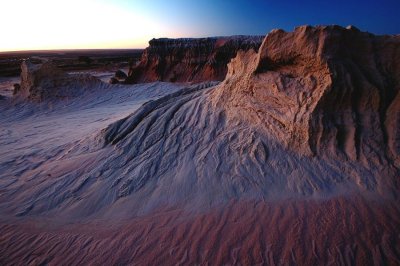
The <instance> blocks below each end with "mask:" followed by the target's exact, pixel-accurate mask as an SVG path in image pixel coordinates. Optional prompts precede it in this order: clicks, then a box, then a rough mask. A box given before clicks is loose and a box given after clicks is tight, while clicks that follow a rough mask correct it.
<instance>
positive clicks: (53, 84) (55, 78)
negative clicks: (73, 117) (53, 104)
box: [14, 60, 105, 101]
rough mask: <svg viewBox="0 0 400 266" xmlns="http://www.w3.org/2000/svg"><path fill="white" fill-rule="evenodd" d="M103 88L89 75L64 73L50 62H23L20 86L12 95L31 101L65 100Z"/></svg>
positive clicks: (97, 80) (99, 82)
mask: <svg viewBox="0 0 400 266" xmlns="http://www.w3.org/2000/svg"><path fill="white" fill-rule="evenodd" d="M104 86H105V85H104V84H103V83H102V82H101V81H100V80H99V79H97V78H95V77H93V76H91V75H88V74H68V73H65V72H64V71H62V70H60V69H59V68H57V66H55V65H54V64H53V63H52V62H51V61H43V62H37V61H33V60H25V61H23V62H22V64H21V85H20V87H19V88H18V89H17V90H16V91H15V92H14V95H15V96H16V97H20V98H24V99H30V100H33V101H43V100H48V99H65V98H71V97H76V96H79V95H82V94H83V93H84V92H85V91H87V90H93V88H101V87H104Z"/></svg>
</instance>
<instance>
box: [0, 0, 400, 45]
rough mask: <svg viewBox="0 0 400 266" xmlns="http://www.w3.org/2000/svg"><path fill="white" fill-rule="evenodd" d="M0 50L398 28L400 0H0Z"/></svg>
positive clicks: (393, 30) (383, 31) (396, 31)
mask: <svg viewBox="0 0 400 266" xmlns="http://www.w3.org/2000/svg"><path fill="white" fill-rule="evenodd" d="M0 10H1V14H0V32H1V37H0V51H19V50H48V49H95V48H145V47H146V46H147V45H148V41H149V40H150V39H152V38H160V37H170V38H178V37H208V36H228V35H265V34H267V33H268V32H269V31H271V30H272V29H275V28H281V29H284V30H287V31H290V30H293V29H294V27H296V26H299V25H306V24H307V25H331V24H338V25H342V26H347V25H355V26H356V27H358V28H360V29H361V30H363V31H369V32H372V33H375V34H400V13H399V11H400V0H347V1H344V0H329V1H328V0H313V1H312V0H273V1H272V0H271V1H270V0H237V1H234V0H230V1H229V0H198V1H196V0H0Z"/></svg>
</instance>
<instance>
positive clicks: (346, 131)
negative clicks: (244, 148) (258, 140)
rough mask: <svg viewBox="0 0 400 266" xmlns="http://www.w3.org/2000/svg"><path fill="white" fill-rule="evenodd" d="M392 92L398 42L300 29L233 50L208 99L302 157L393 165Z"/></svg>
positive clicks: (397, 147) (399, 119)
mask: <svg viewBox="0 0 400 266" xmlns="http://www.w3.org/2000/svg"><path fill="white" fill-rule="evenodd" d="M399 91H400V36H374V35H372V34H369V33H364V32H360V31H359V30H358V29H356V28H354V27H348V28H347V29H345V28H342V27H338V26H328V27H315V28H314V27H309V26H303V27H298V28H296V30H295V31H294V32H289V33H287V32H284V31H282V30H275V31H273V32H271V33H270V34H268V35H267V37H266V38H265V40H264V42H263V44H262V46H261V48H260V51H259V53H256V52H251V51H250V52H248V53H243V52H240V53H239V54H238V56H237V57H236V58H235V59H234V60H233V61H232V62H231V63H230V66H229V71H228V75H227V78H226V80H225V81H224V83H223V84H222V85H221V88H220V89H219V90H216V91H215V93H214V94H215V97H214V100H215V101H216V103H218V104H220V105H224V106H225V108H226V110H227V111H228V115H231V116H235V115H237V113H239V114H241V115H242V116H245V117H246V119H247V120H250V121H251V122H252V123H254V124H257V125H260V127H262V128H263V131H264V132H266V133H267V134H269V135H271V137H272V138H276V139H277V140H279V141H280V142H281V143H283V144H284V145H285V146H286V147H288V148H290V149H292V150H295V151H297V152H300V153H302V154H309V155H321V156H324V155H327V156H338V157H339V158H341V159H343V160H347V159H350V160H359V161H361V162H363V163H364V164H370V163H374V164H377V165H379V164H382V162H383V161H387V160H388V161H392V162H396V164H397V165H399V163H400V161H399V159H400V158H399V155H400V141H399V136H400V135H399V133H400V114H399V112H400V103H399V100H400V93H399Z"/></svg>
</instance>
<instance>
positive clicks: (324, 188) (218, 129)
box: [104, 26, 400, 203]
mask: <svg viewBox="0 0 400 266" xmlns="http://www.w3.org/2000/svg"><path fill="white" fill-rule="evenodd" d="M399 47H400V37H399V36H374V35H371V34H368V33H363V32H360V31H359V30H357V29H355V28H351V27H350V28H348V29H345V28H342V27H338V26H328V27H308V26H304V27H299V28H296V30H295V31H294V32H284V31H282V30H275V31H273V32H271V33H270V34H268V35H267V36H266V37H265V39H264V41H263V43H262V45H261V46H260V48H259V51H258V52H256V51H254V50H249V51H247V52H244V51H239V52H238V55H237V57H236V58H235V59H234V60H232V62H231V63H230V64H229V70H228V74H227V76H226V79H225V80H224V81H223V82H222V83H220V84H219V85H218V86H216V87H214V88H212V89H193V90H186V91H184V92H178V93H176V94H174V95H169V96H167V97H164V98H162V99H159V100H157V101H153V102H151V103H148V104H146V105H144V106H143V107H142V108H140V109H139V110H138V111H137V112H136V113H134V114H132V115H131V116H129V117H127V118H126V119H123V120H121V121H118V122H116V123H114V124H112V125H110V126H109V128H107V130H105V142H106V144H112V145H115V146H116V149H118V150H119V152H118V153H116V154H115V155H113V156H110V157H109V162H108V166H107V167H109V168H110V169H112V167H113V165H114V164H116V162H119V161H120V160H127V161H129V164H128V163H127V164H126V165H129V167H131V168H130V169H129V170H127V172H129V173H131V174H132V175H131V176H130V177H129V178H125V177H123V174H122V173H121V174H119V176H121V177H122V178H121V181H120V184H121V185H119V187H118V188H117V189H118V195H119V196H120V197H125V196H127V195H131V194H133V195H137V194H136V192H138V191H142V188H143V187H146V189H149V190H151V189H155V188H153V187H152V186H153V184H157V191H158V193H159V195H167V194H168V195H169V196H166V197H167V198H168V200H170V199H172V200H176V201H179V200H182V201H185V200H186V199H185V198H184V196H182V191H183V190H184V189H183V187H184V188H185V189H186V192H187V194H185V195H191V197H192V198H196V197H199V198H200V199H196V201H197V202H202V203H203V202H205V201H207V200H210V201H212V200H214V201H220V200H221V201H223V200H225V199H226V198H232V197H237V196H238V195H240V197H244V196H247V195H249V194H251V195H252V197H253V195H262V196H263V197H264V198H275V197H281V196H282V197H292V196H293V197H297V196H304V195H307V196H308V195H323V196H326V195H329V194H335V193H339V194H340V193H363V192H364V191H366V190H367V191H370V192H371V193H378V194H381V195H385V196H386V195H393V193H392V192H393V191H395V189H399V184H398V176H399V175H400V164H399V162H400V161H399V154H400V153H399V151H400V150H399V147H400V143H399V128H400V124H399V120H400V114H399V111H400V110H399V90H400V86H399V85H400V77H399V73H400V71H399V70H400V54H399V52H400V49H399ZM127 158H128V159H127ZM104 165H106V164H104ZM133 169H134V170H133ZM113 171H114V170H113ZM115 171H122V170H119V169H116V170H115ZM134 171H136V172H134ZM164 182H165V183H164ZM193 184H196V185H199V186H200V185H201V189H198V187H196V185H193ZM164 186H165V188H167V189H168V192H167V190H165V191H163V189H164ZM196 189H197V190H196ZM199 191H201V192H199ZM355 191H357V192H355ZM139 194H140V193H139ZM283 195H284V196H283ZM224 197H225V198H224ZM221 198H223V199H221ZM211 199H212V200H211ZM157 200H159V199H158V198H157ZM155 201H156V200H155ZM149 202H151V200H149Z"/></svg>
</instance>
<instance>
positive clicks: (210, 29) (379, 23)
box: [113, 0, 400, 36]
mask: <svg viewBox="0 0 400 266" xmlns="http://www.w3.org/2000/svg"><path fill="white" fill-rule="evenodd" d="M113 2H115V1H113ZM117 2H118V4H120V5H121V6H124V7H126V8H128V9H132V10H139V11H140V12H145V13H146V15H148V16H152V15H155V16H156V17H157V18H158V19H159V20H162V21H164V22H165V23H166V24H167V25H168V26H170V27H175V28H181V29H183V30H184V31H185V32H186V31H187V34H190V33H192V34H193V35H204V36H210V35H215V34H220V35H232V34H264V33H266V32H269V31H270V30H271V29H273V28H283V29H285V30H291V29H293V28H294V27H295V26H298V25H304V24H311V25H316V24H318V25H319V24H340V25H343V26H347V25H350V24H352V25H355V26H357V27H359V28H361V29H363V30H365V31H370V32H373V33H376V34H398V33H400V18H399V17H400V0H363V1H361V0H353V1H352V0H347V1H343V0H330V1H327V0H320V1H315V0H314V1H311V0H273V1H272V0H271V1H270V0H264V1H262V0H247V1H244V0H237V1H228V0H202V1H191V0H169V1H165V0H146V1H128V0H125V1H124V0H119V1H117ZM115 3H116V2H115Z"/></svg>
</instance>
